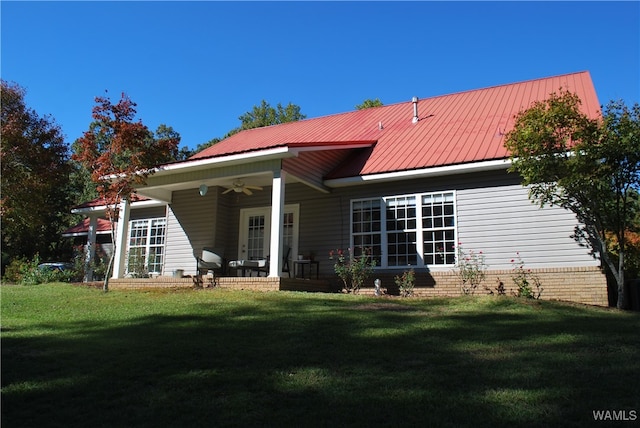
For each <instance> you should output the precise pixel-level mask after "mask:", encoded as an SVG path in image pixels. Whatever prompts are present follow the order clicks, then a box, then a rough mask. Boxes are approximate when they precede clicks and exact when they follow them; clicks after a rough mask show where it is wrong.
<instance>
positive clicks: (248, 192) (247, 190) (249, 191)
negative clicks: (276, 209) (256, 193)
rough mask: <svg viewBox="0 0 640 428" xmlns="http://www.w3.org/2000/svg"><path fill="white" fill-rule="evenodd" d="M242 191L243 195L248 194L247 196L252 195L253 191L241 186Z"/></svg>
mask: <svg viewBox="0 0 640 428" xmlns="http://www.w3.org/2000/svg"><path fill="white" fill-rule="evenodd" d="M242 191H243V192H244V194H245V195H248V196H251V195H253V192H252V191H251V190H249V189H247V188H246V187H244V188H242Z"/></svg>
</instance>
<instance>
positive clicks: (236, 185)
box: [222, 179, 262, 195]
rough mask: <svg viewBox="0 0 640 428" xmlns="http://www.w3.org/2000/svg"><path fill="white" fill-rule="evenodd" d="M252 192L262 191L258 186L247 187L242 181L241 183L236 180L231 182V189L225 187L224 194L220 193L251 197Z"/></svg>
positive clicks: (239, 180)
mask: <svg viewBox="0 0 640 428" xmlns="http://www.w3.org/2000/svg"><path fill="white" fill-rule="evenodd" d="M252 190H262V187H260V186H247V185H245V184H244V181H242V180H241V179H237V180H234V181H233V184H232V186H231V187H227V190H225V191H224V192H222V194H223V195H224V194H227V193H229V192H232V191H233V192H236V193H244V194H245V195H253V192H252Z"/></svg>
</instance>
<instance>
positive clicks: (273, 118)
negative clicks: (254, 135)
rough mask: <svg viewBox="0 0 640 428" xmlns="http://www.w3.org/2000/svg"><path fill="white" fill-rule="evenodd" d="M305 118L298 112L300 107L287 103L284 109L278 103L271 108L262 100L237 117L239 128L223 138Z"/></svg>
mask: <svg viewBox="0 0 640 428" xmlns="http://www.w3.org/2000/svg"><path fill="white" fill-rule="evenodd" d="M306 117H307V116H306V115H304V114H302V113H301V112H300V107H299V106H297V105H295V104H292V103H289V104H287V106H286V107H283V106H282V104H280V103H278V105H277V106H276V107H271V105H270V104H269V103H268V102H266V101H265V100H262V102H261V103H260V105H257V106H253V109H252V110H251V111H248V112H246V113H244V114H243V115H241V116H240V117H238V119H240V122H241V124H240V127H239V128H235V129H232V130H231V131H229V132H228V133H227V135H225V138H227V137H230V136H231V135H233V134H237V133H238V132H240V131H244V130H246V129H253V128H261V127H263V126H270V125H279V124H281V123H286V122H296V121H298V120H302V119H305V118H306Z"/></svg>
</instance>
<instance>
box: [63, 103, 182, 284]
mask: <svg viewBox="0 0 640 428" xmlns="http://www.w3.org/2000/svg"><path fill="white" fill-rule="evenodd" d="M95 101H96V105H95V106H94V108H93V114H92V116H93V119H94V121H93V122H92V123H91V125H90V126H89V129H88V130H87V131H85V132H84V134H83V136H82V137H81V138H79V139H78V140H77V141H76V144H75V149H76V153H75V154H74V155H73V159H74V160H76V161H78V162H80V163H81V164H82V165H83V166H84V167H85V168H86V169H87V170H89V171H90V173H91V180H92V181H93V182H94V183H95V184H96V188H97V191H98V194H99V196H100V198H101V199H102V200H103V201H104V203H105V206H106V208H107V212H106V215H107V218H108V219H109V221H110V224H111V237H112V242H113V245H114V248H113V253H112V257H111V259H110V262H109V265H108V268H107V272H106V275H105V281H104V290H105V291H107V290H108V287H109V286H108V284H109V276H110V272H111V269H112V267H113V257H114V255H115V251H116V248H115V245H116V242H117V241H116V239H115V238H116V237H115V222H116V220H117V216H118V208H119V206H120V203H121V202H122V201H123V200H130V198H131V196H132V195H133V194H134V193H135V192H136V186H139V185H143V184H145V183H146V180H147V177H148V176H149V175H151V174H153V173H154V167H155V166H157V165H161V164H163V163H167V162H170V161H172V160H174V159H175V158H176V157H177V155H178V144H179V142H180V137H179V135H178V134H177V133H175V132H174V131H173V130H172V129H171V128H170V127H164V128H162V129H159V130H158V132H157V135H154V134H153V133H152V132H151V131H150V130H149V129H148V128H147V126H145V125H144V124H143V123H142V122H141V121H140V120H138V121H135V120H134V119H135V115H136V103H134V102H133V101H131V99H130V98H129V97H128V96H127V95H125V94H122V96H121V98H120V101H119V102H118V103H116V104H113V103H112V102H111V100H110V99H109V97H106V96H105V97H97V98H96V100H95Z"/></svg>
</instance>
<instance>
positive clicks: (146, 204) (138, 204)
mask: <svg viewBox="0 0 640 428" xmlns="http://www.w3.org/2000/svg"><path fill="white" fill-rule="evenodd" d="M163 205H167V203H166V202H164V201H158V200H155V199H151V200H149V201H135V202H132V203H131V208H132V209H133V208H151V207H161V206H163ZM105 211H107V206H106V205H96V206H94V207H86V208H75V209H72V210H71V213H72V214H84V215H86V216H89V215H91V214H93V215H102V214H104V213H105Z"/></svg>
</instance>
